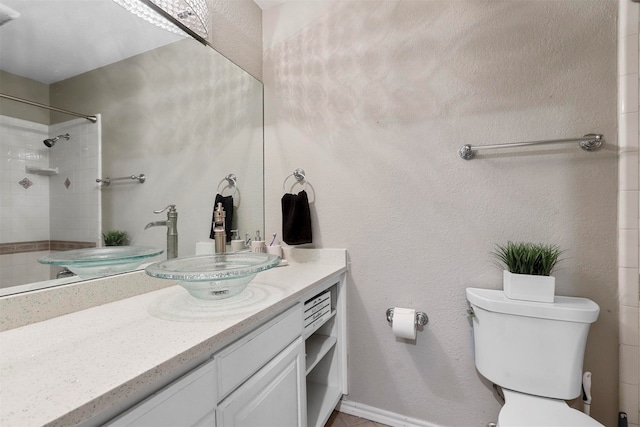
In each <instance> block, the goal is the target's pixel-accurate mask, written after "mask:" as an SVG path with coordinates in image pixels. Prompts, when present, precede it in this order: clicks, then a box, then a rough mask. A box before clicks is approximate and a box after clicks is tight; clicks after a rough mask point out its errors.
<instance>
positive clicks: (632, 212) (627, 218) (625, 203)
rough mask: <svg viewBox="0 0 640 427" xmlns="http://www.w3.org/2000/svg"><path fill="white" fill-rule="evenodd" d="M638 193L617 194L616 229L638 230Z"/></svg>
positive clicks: (623, 192) (621, 192) (622, 192)
mask: <svg viewBox="0 0 640 427" xmlns="http://www.w3.org/2000/svg"><path fill="white" fill-rule="evenodd" d="M638 203H639V200H638V191H619V192H618V228H620V229H637V228H638V214H639V211H638V206H639V205H638Z"/></svg>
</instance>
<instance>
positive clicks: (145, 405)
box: [103, 361, 217, 427]
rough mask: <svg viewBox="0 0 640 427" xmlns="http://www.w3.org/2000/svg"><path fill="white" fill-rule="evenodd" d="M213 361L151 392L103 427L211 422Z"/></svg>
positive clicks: (137, 426)
mask: <svg viewBox="0 0 640 427" xmlns="http://www.w3.org/2000/svg"><path fill="white" fill-rule="evenodd" d="M215 385H216V372H215V364H214V362H213V361H209V362H207V363H205V364H204V365H202V366H200V367H199V368H196V369H194V370H193V371H191V372H189V373H188V374H186V375H185V376H183V377H182V378H180V379H178V380H176V381H174V382H173V383H171V384H169V385H168V386H166V387H165V388H163V389H162V390H160V391H158V392H156V393H154V394H153V395H151V396H150V397H148V398H147V399H145V400H143V401H142V402H141V403H139V404H137V405H135V406H134V407H133V408H131V409H129V410H128V411H126V412H125V413H124V414H122V415H120V416H118V417H117V418H116V419H114V420H112V421H110V422H108V423H107V424H105V425H104V426H103V427H156V426H179V425H182V426H200V425H213V422H212V421H211V420H212V419H213V417H215V409H216V404H217V399H216V386H215Z"/></svg>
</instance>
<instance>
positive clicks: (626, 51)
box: [618, 34, 638, 76]
mask: <svg viewBox="0 0 640 427" xmlns="http://www.w3.org/2000/svg"><path fill="white" fill-rule="evenodd" d="M637 72H638V35H637V34H631V35H628V36H626V37H622V38H621V39H619V43H618V75H620V76H624V75H627V74H633V73H637Z"/></svg>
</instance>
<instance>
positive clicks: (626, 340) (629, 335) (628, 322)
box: [620, 305, 639, 347]
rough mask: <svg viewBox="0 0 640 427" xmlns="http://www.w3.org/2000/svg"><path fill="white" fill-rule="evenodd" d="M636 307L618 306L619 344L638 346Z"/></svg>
mask: <svg viewBox="0 0 640 427" xmlns="http://www.w3.org/2000/svg"><path fill="white" fill-rule="evenodd" d="M638 320H639V319H638V308H637V307H629V306H626V305H621V306H620V344H622V345H630V346H636V347H637V346H638Z"/></svg>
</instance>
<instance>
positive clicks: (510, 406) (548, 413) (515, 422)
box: [498, 389, 604, 427]
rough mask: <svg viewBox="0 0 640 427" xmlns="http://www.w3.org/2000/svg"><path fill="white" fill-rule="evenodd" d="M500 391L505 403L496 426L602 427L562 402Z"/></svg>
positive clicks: (515, 392) (504, 390)
mask: <svg viewBox="0 0 640 427" xmlns="http://www.w3.org/2000/svg"><path fill="white" fill-rule="evenodd" d="M502 391H503V393H504V398H505V404H504V406H503V407H502V409H501V410H500V414H499V415H498V426H499V427H525V426H530V427H534V426H535V427H543V426H548V427H570V426H575V427H598V426H599V427H604V426H603V425H602V424H600V423H599V422H598V421H596V420H594V419H593V418H591V417H590V416H588V415H587V414H585V413H583V412H580V411H578V410H576V409H573V408H571V407H569V405H567V403H566V402H565V401H564V400H559V399H551V398H546V397H540V396H533V395H530V394H524V393H519V392H517V391H513V390H507V389H503V390H502Z"/></svg>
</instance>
